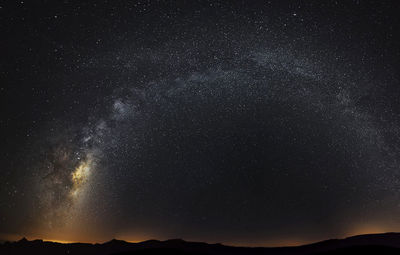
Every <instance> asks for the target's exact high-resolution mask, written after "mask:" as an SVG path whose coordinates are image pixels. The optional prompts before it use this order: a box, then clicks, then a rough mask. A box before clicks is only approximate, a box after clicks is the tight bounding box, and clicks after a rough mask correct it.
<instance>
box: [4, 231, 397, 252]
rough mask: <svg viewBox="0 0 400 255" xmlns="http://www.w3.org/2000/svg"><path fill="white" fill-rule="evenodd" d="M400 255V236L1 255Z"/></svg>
mask: <svg viewBox="0 0 400 255" xmlns="http://www.w3.org/2000/svg"><path fill="white" fill-rule="evenodd" d="M367 252H368V253H371V252H372V253H375V254H399V252H400V233H385V234H368V235H358V236H353V237H349V238H346V239H330V240H326V241H322V242H317V243H313V244H308V245H302V246H293V247H274V248H268V247H234V246H226V245H222V244H218V243H217V244H208V243H203V242H187V241H184V240H181V239H171V240H166V241H158V240H148V241H144V242H140V243H129V242H126V241H122V240H115V239H113V240H111V241H109V242H106V243H103V244H88V243H70V244H63V243H56V242H47V241H42V240H33V241H28V240H27V239H26V238H23V239H21V240H19V241H16V242H5V243H4V244H2V245H1V246H0V254H102V255H106V254H121V255H122V254H124V255H129V254H199V255H200V254H254V255H256V254H296V255H298V254H343V253H346V254H347V253H354V254H362V253H367Z"/></svg>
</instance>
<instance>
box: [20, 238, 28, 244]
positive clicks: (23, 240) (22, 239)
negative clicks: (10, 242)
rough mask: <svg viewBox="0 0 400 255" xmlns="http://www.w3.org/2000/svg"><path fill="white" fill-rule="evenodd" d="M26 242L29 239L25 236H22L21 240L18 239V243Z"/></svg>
mask: <svg viewBox="0 0 400 255" xmlns="http://www.w3.org/2000/svg"><path fill="white" fill-rule="evenodd" d="M27 242H29V241H28V239H26V238H25V237H22V238H21V240H19V241H18V243H27Z"/></svg>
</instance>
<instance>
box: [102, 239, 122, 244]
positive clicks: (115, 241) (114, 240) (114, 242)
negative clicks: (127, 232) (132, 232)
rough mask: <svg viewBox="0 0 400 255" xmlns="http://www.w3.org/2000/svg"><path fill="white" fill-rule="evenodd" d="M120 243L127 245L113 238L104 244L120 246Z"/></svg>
mask: <svg viewBox="0 0 400 255" xmlns="http://www.w3.org/2000/svg"><path fill="white" fill-rule="evenodd" d="M120 243H127V242H126V241H123V240H118V239H115V238H113V239H111V240H110V241H108V242H105V243H104V244H120Z"/></svg>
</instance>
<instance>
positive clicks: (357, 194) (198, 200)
mask: <svg viewBox="0 0 400 255" xmlns="http://www.w3.org/2000/svg"><path fill="white" fill-rule="evenodd" d="M215 3H216V2H215ZM127 5H129V4H127ZM331 5H332V6H331ZM349 5H351V8H354V9H352V10H354V11H355V12H356V13H358V16H360V17H361V18H360V19H363V21H364V23H367V24H368V25H369V26H370V27H368V26H367V25H362V24H358V23H357V24H354V23H352V21H354V20H356V19H357V18H355V17H357V15H355V14H353V13H347V12H346V11H345V10H344V9H342V8H344V7H343V6H341V5H336V4H334V3H331V4H328V5H327V6H315V5H313V4H309V5H300V4H299V5H298V6H297V5H296V6H290V5H288V6H286V7H283V5H282V6H280V5H276V6H274V5H271V4H266V3H265V4H264V3H263V4H261V3H260V6H258V5H255V6H251V5H248V6H236V5H234V6H227V5H224V4H222V3H218V4H217V7H215V8H216V9H214V8H213V7H212V5H211V7H210V6H208V5H207V7H203V5H202V4H197V5H195V6H186V5H183V6H182V9H183V10H185V11H183V12H182V13H180V11H182V9H179V8H181V7H179V6H180V5H178V4H177V6H172V7H171V6H169V9H168V8H167V9H163V8H161V7H160V6H158V5H156V4H155V5H151V4H148V6H147V5H146V4H145V5H144V6H139V7H138V6H136V7H134V6H131V8H133V11H134V12H139V10H141V11H144V9H145V8H150V9H151V10H153V11H154V12H155V14H153V15H154V16H153V15H151V14H148V15H151V17H152V18H149V17H147V18H146V16H144V17H143V19H142V20H140V19H139V20H136V19H134V18H133V17H130V16H129V15H127V14H125V13H124V11H123V10H124V9H125V7H126V6H119V5H117V6H116V9H117V11H115V13H114V11H112V12H111V13H114V15H116V16H114V15H112V16H111V17H108V18H104V19H102V20H103V21H104V20H107V21H110V22H111V21H112V22H116V23H117V24H119V25H117V26H116V27H113V28H115V30H116V31H112V29H111V30H107V29H108V28H110V26H108V25H109V24H108V23H107V22H105V23H106V24H105V28H101V25H95V23H92V22H93V20H91V19H88V20H86V19H85V20H86V21H87V22H88V23H89V25H88V26H89V27H90V28H91V29H94V30H95V31H100V32H99V33H100V34H99V35H93V34H91V33H90V35H88V36H87V37H85V35H83V33H84V32H83V31H80V32H79V33H78V35H79V36H77V37H74V36H73V39H72V41H68V40H67V39H66V37H63V39H62V40H56V39H54V41H53V43H51V44H54V47H53V46H47V47H49V52H50V49H51V53H49V54H53V55H54V56H53V57H54V58H55V59H56V60H57V61H56V63H61V65H56V66H55V67H48V70H51V72H52V73H51V74H50V75H49V76H46V74H45V73H44V71H42V69H38V71H37V72H38V76H39V77H40V78H37V81H43V82H44V83H45V85H44V86H39V88H37V87H35V85H34V82H33V83H29V82H25V83H26V84H28V85H26V86H28V87H29V89H30V90H31V91H33V92H32V93H33V95H36V94H35V93H36V92H35V91H39V92H37V93H38V95H37V97H38V98H39V100H35V99H34V98H35V96H33V99H32V101H33V103H32V104H33V107H32V108H31V110H29V109H26V110H24V111H25V112H30V113H29V116H30V117H29V118H28V119H30V118H33V117H31V116H34V118H38V119H40V120H39V121H38V122H37V124H35V125H34V126H33V127H31V128H29V130H30V131H29V134H31V135H30V137H29V138H27V140H26V141H23V142H19V144H21V145H22V146H23V148H26V149H24V154H25V158H24V159H23V162H25V163H23V164H19V165H18V166H19V168H20V169H22V170H18V171H19V172H18V173H24V177H20V178H14V177H13V176H14V175H12V174H11V173H8V174H7V175H8V176H11V177H7V178H4V180H5V182H6V186H7V188H5V189H4V190H5V192H8V194H9V198H7V199H5V201H11V199H12V198H11V196H12V197H14V196H17V195H15V194H14V195H11V193H10V191H12V190H20V192H21V190H22V191H23V192H24V193H23V194H24V195H23V197H24V198H19V200H18V201H25V200H29V202H15V203H12V205H11V206H9V207H8V208H9V209H7V210H6V212H5V213H3V214H2V215H4V216H2V221H3V223H4V222H6V221H7V220H9V219H11V218H14V219H21V218H24V219H23V222H24V223H23V224H21V226H14V227H13V226H11V225H9V224H4V226H5V227H4V230H2V229H0V232H4V234H8V233H10V234H17V235H31V236H36V237H41V236H42V237H44V238H47V239H60V240H84V241H102V240H107V239H111V238H114V237H117V238H123V239H128V240H143V239H146V238H161V239H165V238H176V237H181V238H185V239H191V240H204V241H210V242H225V243H233V244H262V245H266V244H269V245H275V244H289V243H291V242H294V243H297V242H308V241H314V240H321V239H324V238H332V237H342V236H347V235H350V234H357V233H364V232H371V231H372V232H376V231H378V232H381V231H398V230H399V227H400V219H399V217H398V215H400V214H399V213H400V204H399V202H398V201H399V198H400V197H399V188H400V176H399V170H398V169H399V159H400V140H399V125H400V122H399V121H400V119H399V111H398V109H400V108H399V104H398V102H397V97H398V90H397V88H396V85H398V71H397V70H396V71H394V64H393V63H397V62H396V61H398V51H396V50H395V49H396V47H395V46H394V45H395V43H393V41H394V39H391V40H386V41H385V40H383V39H382V38H381V37H380V36H386V35H387V34H384V35H380V34H379V33H378V31H379V30H380V29H382V28H381V26H383V25H382V24H384V25H386V24H387V23H388V20H390V19H391V18H392V16H390V13H387V12H388V9H386V7H387V6H385V5H379V4H375V5H378V7H379V8H381V10H382V12H383V13H386V14H381V15H382V16H378V17H375V19H374V20H373V19H372V18H370V16H369V14H370V12H374V11H373V10H374V8H372V6H373V5H374V4H372V3H370V5H368V4H365V5H362V4H360V5H358V4H357V3H351V4H349ZM146 6H147V7H146ZM200 6H201V8H200ZM328 6H330V7H332V8H334V9H332V10H331V12H329V11H326V9H325V8H328ZM333 6H334V7H333ZM175 7H176V8H178V7H179V8H178V9H179V10H180V11H179V10H178V9H177V10H176V11H177V13H176V12H174V11H173V10H175ZM101 8H105V7H104V6H103V7H101ZM210 8H211V9H210ZM349 8H350V7H349ZM105 9H107V8H105ZM328 9H329V8H328ZM50 10H53V9H51V8H50ZM74 10H75V9H74ZM210 10H213V11H211V13H209V14H204V15H206V16H201V15H200V16H199V17H198V16H196V13H198V12H200V13H203V12H204V11H210ZM227 10H229V11H227ZM257 10H258V11H257ZM53 12H54V10H53ZM87 12H89V11H88V9H85V8H83V10H81V11H78V13H81V14H86V13H87ZM275 12H277V13H278V14H273V13H275ZM325 12H327V13H325ZM68 13H69V12H68V11H65V13H64V14H63V15H61V17H63V16H65V17H66V18H65V19H67V17H69V16H68V15H69V14H68ZM190 13H191V14H193V15H194V16H193V17H191V16H190V15H189V14H190ZM221 13H222V14H223V15H222V17H220V14H221ZM310 13H313V14H310ZM161 14H162V15H161ZM21 15H22V14H21ZM94 15H95V17H98V18H99V17H101V16H96V15H99V14H94ZM160 15H161V16H160ZM169 15H170V16H172V17H174V18H171V17H170V16H169ZM187 15H189V16H190V17H191V18H189V16H187ZM214 15H215V16H214ZM325 15H327V16H328V17H329V18H327V19H325V18H324V16H325ZM58 16H60V15H58ZM158 16H160V17H161V18H157V17H158ZM205 17H207V18H205ZM30 18H31V19H34V18H32V17H30ZM330 18H331V19H330ZM57 19H59V17H57ZM149 20H150V21H149ZM178 21H180V22H178ZM378 21H379V22H378ZM65 22H67V21H65ZM124 22H125V23H124ZM146 22H149V23H146ZM164 22H166V23H165V24H164ZM175 22H177V23H175ZM212 22H216V25H215V26H214V25H213V23H212ZM385 22H386V23H385ZM30 24H31V23H30ZM133 24H135V25H133ZM146 24H147V25H146ZM391 24H392V23H391ZM30 26H36V25H30ZM37 26H38V27H40V25H37ZM131 26H132V27H135V29H136V30H135V29H133V28H132V27H131ZM371 26H372V27H371ZM28 27H29V26H28ZM111 27H112V26H111ZM130 29H133V30H130ZM149 29H150V30H151V32H150V30H149ZM394 30H395V28H393V27H390V28H387V30H384V31H385V33H388V34H390V33H392V35H393V33H394V32H393V31H394ZM71 31H72V30H71ZM327 31H330V32H329V33H328V32H327ZM81 33H82V34H81ZM39 36H41V35H39ZM81 36H82V38H87V39H88V40H92V41H91V43H93V44H90V45H91V46H87V45H86V43H87V42H84V43H83V46H79V47H78V46H76V48H74V47H75V45H76V43H77V40H78V38H81ZM368 37H372V38H377V39H375V40H364V38H368ZM354 38H355V39H354ZM14 40H15V39H14ZM63 40H64V41H65V42H64V43H63ZM102 44H104V45H105V46H103V47H101V45H102ZM60 45H63V46H62V47H61V46H60ZM98 45H100V46H98ZM378 46H379V47H380V48H379V47H378ZM98 47H100V48H98ZM377 49H378V50H377ZM376 50H377V51H378V53H377V52H376ZM37 54H38V56H41V54H42V53H37ZM31 61H32V63H36V62H35V61H34V60H31ZM47 61H48V63H47V65H49V66H50V63H51V61H50V60H47ZM32 65H34V64H32ZM42 68H43V67H42ZM28 74H30V73H29V72H27V74H26V75H28ZM9 80H12V79H11V78H10V79H9ZM10 83H11V82H10ZM25 83H24V84H25ZM53 86H54V87H53ZM42 93H44V94H45V96H43V98H50V102H49V103H48V104H47V105H46V104H45V105H40V104H41V103H39V102H43V101H41V100H42V96H41V95H42ZM39 95H40V96H39ZM35 111H38V112H39V113H37V112H35ZM11 112H12V111H11ZM33 112H35V113H33ZM12 113H14V112H12ZM35 123H36V122H35ZM28 126H29V125H28ZM24 132H25V131H24ZM12 160H16V158H13V159H12ZM21 176H22V174H21ZM21 178H22V180H21ZM15 179H18V180H19V181H14V180H15ZM2 192H3V191H2ZM4 194H5V193H4ZM4 196H5V195H4ZM13 201H15V200H13ZM15 208H20V209H21V210H26V211H27V212H28V213H27V215H24V216H12V213H10V212H12V211H13V210H16V209H15Z"/></svg>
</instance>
